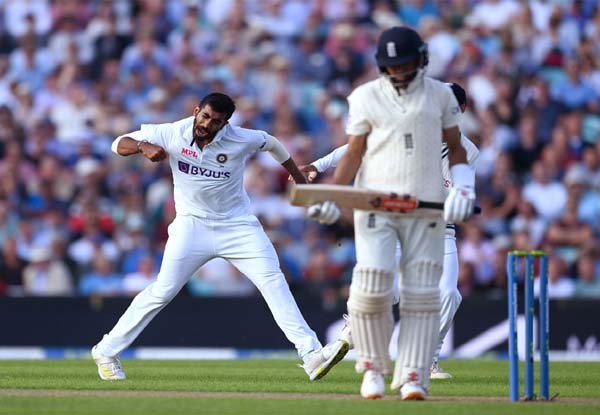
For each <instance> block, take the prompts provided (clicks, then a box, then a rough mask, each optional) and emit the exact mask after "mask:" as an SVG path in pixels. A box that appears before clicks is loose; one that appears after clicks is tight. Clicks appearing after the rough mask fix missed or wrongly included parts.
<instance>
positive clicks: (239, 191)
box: [92, 93, 348, 380]
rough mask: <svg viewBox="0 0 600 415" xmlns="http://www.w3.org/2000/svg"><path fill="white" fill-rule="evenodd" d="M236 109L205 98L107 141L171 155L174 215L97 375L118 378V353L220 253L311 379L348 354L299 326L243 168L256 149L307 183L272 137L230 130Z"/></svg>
mask: <svg viewBox="0 0 600 415" xmlns="http://www.w3.org/2000/svg"><path fill="white" fill-rule="evenodd" d="M234 111H235V104H234V102H233V100H232V99H231V98H230V97H229V96H227V95H225V94H220V93H212V94H209V95H207V96H206V97H204V98H203V99H202V101H201V102H200V104H199V105H198V106H197V107H196V108H195V109H194V112H193V116H191V117H188V118H184V119H183V120H180V121H176V122H173V123H167V124H156V125H153V124H150V125H142V126H141V129H140V130H138V131H135V132H132V133H129V134H125V135H123V136H120V137H118V138H117V139H115V141H114V142H113V144H112V150H113V151H114V152H115V153H117V154H119V155H121V156H130V155H132V154H138V153H140V154H142V155H143V156H144V157H146V158H148V159H149V160H151V161H153V162H159V161H162V160H164V159H165V158H167V156H169V157H168V159H169V164H170V166H171V170H172V174H173V184H174V197H175V209H176V217H175V219H174V220H173V222H172V223H171V224H170V225H169V239H168V241H167V243H166V246H165V252H164V256H163V261H162V265H161V268H160V271H159V273H158V276H157V278H156V282H154V283H153V284H151V285H150V286H148V287H147V288H146V289H145V290H144V291H142V292H141V293H139V294H138V295H137V296H136V297H135V298H134V299H133V301H132V303H131V305H130V306H129V308H128V309H127V310H126V311H125V313H124V314H123V316H122V317H121V318H120V319H119V321H118V322H117V324H116V325H115V327H114V328H113V329H112V330H111V331H110V333H108V334H106V335H105V336H104V337H103V339H102V340H101V341H100V342H99V343H98V344H97V345H95V346H94V347H93V349H92V357H93V358H94V360H95V361H96V364H97V365H98V373H99V375H100V377H101V378H102V379H105V380H120V379H125V373H124V372H123V368H122V366H121V362H120V360H119V357H118V355H119V353H120V352H122V351H123V350H124V349H125V348H127V347H128V346H129V345H130V344H131V343H132V342H133V341H134V340H135V339H136V337H137V336H138V335H139V334H140V333H141V331H142V330H143V329H144V328H145V327H146V326H147V325H148V323H150V321H151V320H152V319H153V318H154V316H156V315H157V314H158V312H159V311H160V310H162V309H163V308H164V307H165V306H166V305H167V304H168V303H169V302H170V301H171V300H172V299H173V297H175V295H176V294H177V293H178V292H179V290H181V288H182V287H183V286H184V285H185V283H186V282H187V281H188V279H189V278H190V277H191V276H192V275H193V274H194V272H195V271H196V270H197V269H198V268H200V267H201V266H202V265H203V264H205V263H206V262H208V261H210V260H211V259H213V258H217V257H220V258H223V259H225V260H227V261H229V262H230V263H231V264H232V265H234V266H235V267H236V268H237V269H239V270H240V272H242V273H243V274H245V275H246V276H247V277H248V278H250V280H251V281H252V282H253V283H254V285H256V287H257V288H258V290H259V291H260V292H261V294H262V295H263V297H264V299H265V301H266V302H267V305H268V307H269V309H270V310H271V313H272V314H273V318H274V319H275V322H276V323H277V324H278V325H279V327H280V328H281V330H282V331H283V333H284V334H285V336H286V337H287V339H288V340H289V341H290V342H292V343H293V344H294V345H295V346H296V349H297V350H298V355H299V357H300V359H301V360H302V361H303V365H302V367H303V368H304V370H305V371H306V373H307V374H308V376H309V378H310V380H316V379H320V378H321V377H323V376H324V375H325V374H327V372H328V371H329V369H330V368H331V367H332V366H333V365H335V364H336V363H337V362H338V361H339V360H341V359H342V358H343V356H344V355H345V354H346V352H347V351H348V344H347V343H346V342H344V341H342V340H337V341H335V342H333V343H331V344H330V345H327V346H325V347H322V346H321V343H320V342H319V340H318V339H317V336H316V334H315V332H314V331H313V330H311V329H310V327H309V326H308V324H307V323H306V321H305V320H304V317H303V316H302V314H301V313H300V310H299V309H298V306H297V305H296V301H295V300H294V297H293V296H292V294H291V292H290V290H289V287H288V285H287V282H286V281H285V278H284V276H283V274H282V272H281V270H280V267H279V260H278V258H277V254H276V253H275V249H274V248H273V245H272V244H271V241H270V240H269V239H268V237H267V235H266V234H265V232H264V230H263V228H262V226H261V225H260V223H259V221H258V219H257V218H256V217H255V216H253V215H252V214H251V213H250V200H249V198H248V195H247V194H246V191H245V190H244V186H243V171H244V166H245V164H246V161H247V160H248V158H249V157H250V156H251V155H252V154H254V153H255V152H257V151H268V152H269V153H271V155H272V156H273V158H275V160H277V161H278V162H280V163H281V165H282V166H283V167H284V168H285V169H286V170H287V171H288V172H289V173H290V174H291V175H292V177H293V178H294V180H295V182H296V183H304V182H305V178H304V176H303V175H302V173H301V172H300V171H299V170H298V167H297V166H296V163H295V162H294V160H293V159H292V158H291V157H290V154H289V153H288V152H287V150H286V149H285V147H283V145H282V144H281V143H280V142H279V140H277V139H276V138H275V137H273V136H271V135H269V134H267V133H265V132H264V131H257V130H249V129H245V128H240V127H233V126H231V125H229V123H228V120H229V118H230V117H231V115H232V114H233V112H234ZM199 327H200V326H199Z"/></svg>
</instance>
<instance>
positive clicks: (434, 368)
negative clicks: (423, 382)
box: [429, 362, 454, 379]
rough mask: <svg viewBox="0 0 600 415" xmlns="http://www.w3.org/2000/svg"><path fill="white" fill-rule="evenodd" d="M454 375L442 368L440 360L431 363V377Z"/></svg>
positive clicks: (441, 377)
mask: <svg viewBox="0 0 600 415" xmlns="http://www.w3.org/2000/svg"><path fill="white" fill-rule="evenodd" d="M453 377H454V376H452V375H451V374H450V373H448V372H446V371H445V370H444V369H442V368H441V367H440V365H439V364H438V362H433V364H432V365H431V370H430V371H429V378H430V379H452V378H453Z"/></svg>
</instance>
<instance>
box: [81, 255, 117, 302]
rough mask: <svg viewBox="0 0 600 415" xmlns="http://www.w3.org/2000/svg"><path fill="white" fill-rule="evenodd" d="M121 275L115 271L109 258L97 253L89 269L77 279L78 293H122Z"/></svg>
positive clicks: (102, 294)
mask: <svg viewBox="0 0 600 415" xmlns="http://www.w3.org/2000/svg"><path fill="white" fill-rule="evenodd" d="M121 277H122V276H121V275H120V274H118V273H117V272H115V270H114V266H113V263H112V262H111V260H110V259H109V258H108V257H106V256H104V255H102V254H97V255H95V256H94V259H93V261H92V269H91V271H89V272H87V273H84V274H83V277H82V278H81V280H80V281H79V293H80V294H82V295H99V296H102V297H114V296H117V295H120V294H121V293H122V278H121Z"/></svg>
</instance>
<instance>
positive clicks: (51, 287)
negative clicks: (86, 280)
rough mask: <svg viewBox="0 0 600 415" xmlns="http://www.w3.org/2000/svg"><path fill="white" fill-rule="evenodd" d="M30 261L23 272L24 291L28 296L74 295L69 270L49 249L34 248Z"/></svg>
mask: <svg viewBox="0 0 600 415" xmlns="http://www.w3.org/2000/svg"><path fill="white" fill-rule="evenodd" d="M30 261H31V263H30V264H29V265H27V266H26V267H25V269H24V270H23V290H24V292H25V294H26V295H36V296H57V295H71V294H73V281H72V277H71V274H70V273H69V270H68V269H67V267H66V266H65V264H64V263H63V262H62V261H61V260H58V259H55V258H53V257H52V251H50V249H49V248H45V247H35V248H33V249H32V250H31V254H30Z"/></svg>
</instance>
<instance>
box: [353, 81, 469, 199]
mask: <svg viewBox="0 0 600 415" xmlns="http://www.w3.org/2000/svg"><path fill="white" fill-rule="evenodd" d="M348 102H349V105H350V108H349V114H348V124H347V126H346V133H347V134H349V135H355V136H357V135H363V134H368V135H367V145H366V151H365V154H364V155H363V159H362V162H361V166H360V168H359V171H358V173H357V175H356V179H355V182H354V185H355V186H356V187H361V188H370V189H374V190H382V191H390V192H396V193H399V194H409V195H412V196H415V197H417V198H418V199H421V200H428V201H432V202H443V201H444V198H445V194H444V190H443V186H442V165H441V163H440V159H439V157H440V148H441V146H442V130H443V129H447V128H451V127H455V126H457V125H458V121H459V117H460V108H459V106H458V103H457V102H456V98H455V97H454V94H452V91H451V90H450V88H448V86H447V85H446V84H445V83H443V82H440V81H437V80H435V79H432V78H428V77H424V78H423V79H422V80H421V81H420V83H419V84H418V85H416V88H415V89H414V90H413V91H411V92H410V93H404V94H398V92H396V90H395V89H394V87H393V86H392V84H391V83H390V82H389V81H388V80H387V79H385V78H384V77H379V78H378V79H376V80H374V81H370V82H367V83H366V84H364V85H361V86H359V87H358V88H356V89H355V90H354V91H353V92H352V94H350V96H349V97H348Z"/></svg>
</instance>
